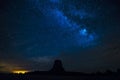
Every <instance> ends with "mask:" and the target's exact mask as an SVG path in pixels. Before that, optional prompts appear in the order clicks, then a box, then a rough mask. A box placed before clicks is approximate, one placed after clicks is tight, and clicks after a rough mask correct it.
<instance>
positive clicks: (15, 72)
mask: <svg viewBox="0 0 120 80" xmlns="http://www.w3.org/2000/svg"><path fill="white" fill-rule="evenodd" d="M27 72H29V71H27V70H15V71H12V73H14V74H25V73H27Z"/></svg>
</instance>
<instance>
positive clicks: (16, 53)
mask: <svg viewBox="0 0 120 80" xmlns="http://www.w3.org/2000/svg"><path fill="white" fill-rule="evenodd" d="M119 4H120V1H118V0H0V71H5V72H6V71H7V72H9V71H13V70H18V69H25V70H40V71H44V70H50V69H51V68H52V65H53V62H54V60H55V59H60V60H62V62H63V66H64V68H65V70H67V71H81V72H95V71H98V70H100V71H104V70H106V69H111V70H116V69H118V68H120V64H119V61H120V32H119V30H120V8H119V7H120V6H119Z"/></svg>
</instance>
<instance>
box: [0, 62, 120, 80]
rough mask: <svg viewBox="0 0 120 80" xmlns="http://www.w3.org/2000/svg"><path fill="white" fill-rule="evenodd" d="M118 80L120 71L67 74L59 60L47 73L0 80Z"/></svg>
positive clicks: (0, 76)
mask: <svg viewBox="0 0 120 80" xmlns="http://www.w3.org/2000/svg"><path fill="white" fill-rule="evenodd" d="M41 79H42V80H120V69H118V70H117V72H112V71H110V70H107V71H106V72H104V73H103V72H96V73H89V74H88V73H82V72H68V71H65V69H64V68H63V64H62V61H61V60H55V61H54V64H53V67H52V68H51V69H50V70H49V71H34V72H28V73H26V74H11V73H10V74H8V73H7V74H5V73H4V74H3V73H0V80H41Z"/></svg>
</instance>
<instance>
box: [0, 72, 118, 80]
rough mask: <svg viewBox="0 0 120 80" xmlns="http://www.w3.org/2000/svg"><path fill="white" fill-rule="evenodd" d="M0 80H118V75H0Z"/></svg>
mask: <svg viewBox="0 0 120 80" xmlns="http://www.w3.org/2000/svg"><path fill="white" fill-rule="evenodd" d="M0 80H120V75H93V74H91V75H85V74H73V73H72V74H62V75H61V74H1V75H0Z"/></svg>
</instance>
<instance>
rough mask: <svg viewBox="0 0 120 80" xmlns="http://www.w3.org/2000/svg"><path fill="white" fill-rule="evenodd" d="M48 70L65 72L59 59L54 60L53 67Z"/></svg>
mask: <svg viewBox="0 0 120 80" xmlns="http://www.w3.org/2000/svg"><path fill="white" fill-rule="evenodd" d="M50 72H55V73H60V72H65V70H64V68H63V65H62V61H61V60H55V62H54V65H53V68H52V69H51V70H50Z"/></svg>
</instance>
